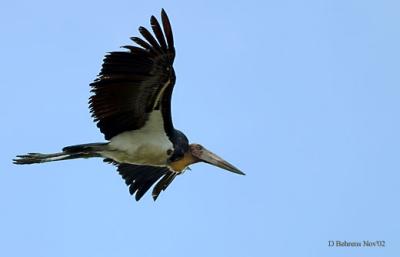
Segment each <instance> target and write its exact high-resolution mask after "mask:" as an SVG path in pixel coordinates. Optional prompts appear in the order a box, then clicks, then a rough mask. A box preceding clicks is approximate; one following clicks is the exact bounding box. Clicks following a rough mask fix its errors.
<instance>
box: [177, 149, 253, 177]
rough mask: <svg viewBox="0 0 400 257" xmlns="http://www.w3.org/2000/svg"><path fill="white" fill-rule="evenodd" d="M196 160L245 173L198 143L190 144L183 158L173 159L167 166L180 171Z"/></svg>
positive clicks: (241, 173) (234, 171)
mask: <svg viewBox="0 0 400 257" xmlns="http://www.w3.org/2000/svg"><path fill="white" fill-rule="evenodd" d="M197 162H205V163H208V164H211V165H214V166H217V167H219V168H222V169H224V170H228V171H231V172H233V173H237V174H240V175H245V174H244V173H243V172H242V171H240V170H239V169H238V168H236V167H235V166H233V165H232V164H230V163H229V162H227V161H225V160H224V159H222V158H221V157H219V156H218V155H216V154H214V153H212V152H211V151H209V150H207V149H206V148H205V147H203V146H202V145H200V144H190V145H189V149H188V151H187V152H185V153H184V156H183V158H181V159H179V160H176V161H173V162H171V163H170V164H169V166H170V167H171V168H172V169H173V170H175V171H182V170H184V169H185V168H187V167H188V166H189V165H190V164H194V163H197Z"/></svg>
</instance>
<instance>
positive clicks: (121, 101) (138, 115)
mask: <svg viewBox="0 0 400 257" xmlns="http://www.w3.org/2000/svg"><path fill="white" fill-rule="evenodd" d="M161 18H162V24H163V29H162V28H161V26H160V24H159V23H158V21H157V20H156V18H154V17H152V18H151V20H150V22H151V26H152V29H153V32H154V34H155V36H156V38H157V39H156V38H154V36H153V35H152V34H151V33H150V32H149V31H148V30H147V29H145V28H143V27H140V28H139V32H140V33H141V34H142V36H143V37H144V39H145V40H143V39H140V38H137V37H133V38H132V40H133V41H134V42H136V43H137V44H138V46H123V48H126V49H128V50H129V51H128V52H111V53H109V54H107V55H106V56H105V58H104V61H103V65H102V69H101V71H100V73H99V76H98V78H97V79H96V80H95V81H94V82H93V83H92V84H91V87H92V92H93V95H92V96H91V97H90V100H89V105H90V110H91V113H92V116H93V118H94V120H95V121H96V122H97V126H98V127H99V128H100V130H101V132H102V133H103V134H104V135H105V138H106V139H107V140H109V139H111V138H112V137H114V136H116V135H118V134H120V133H122V132H124V131H129V130H136V129H139V128H141V127H142V126H144V124H145V123H146V121H147V119H148V116H149V113H150V112H151V111H152V110H154V109H160V108H161V110H162V113H163V118H164V123H168V124H164V126H165V128H166V133H167V135H168V136H169V137H170V138H171V137H172V135H173V125H172V119H171V117H170V115H171V110H170V108H171V103H170V100H171V99H170V97H171V93H172V90H173V87H174V84H175V73H174V70H173V67H172V64H173V61H174V58H175V49H174V45H173V36H172V30H171V26H170V24H169V20H168V16H167V14H166V13H165V11H164V10H162V12H161ZM163 31H164V33H163Z"/></svg>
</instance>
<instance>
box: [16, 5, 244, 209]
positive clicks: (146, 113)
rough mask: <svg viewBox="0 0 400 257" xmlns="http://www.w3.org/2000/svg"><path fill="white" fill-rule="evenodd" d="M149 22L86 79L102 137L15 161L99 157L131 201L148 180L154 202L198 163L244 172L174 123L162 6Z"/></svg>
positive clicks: (170, 46)
mask: <svg viewBox="0 0 400 257" xmlns="http://www.w3.org/2000/svg"><path fill="white" fill-rule="evenodd" d="M150 25H151V29H152V32H153V33H151V32H150V31H149V30H148V29H146V28H145V27H142V26H140V27H139V33H140V34H141V36H142V37H131V38H130V39H131V40H132V41H133V42H134V43H136V44H132V45H125V46H122V47H121V48H124V50H121V51H114V52H109V53H107V54H106V55H105V57H104V59H103V64H102V67H101V70H100V73H99V74H98V75H97V77H96V78H95V80H94V81H93V82H92V83H91V84H90V88H91V93H92V95H91V96H90V98H89V109H90V113H91V116H92V118H93V119H94V122H96V124H97V127H98V128H99V129H100V131H101V132H102V133H103V134H104V138H105V140H106V142H100V143H89V144H78V145H71V146H67V147H64V148H62V150H61V152H56V153H51V154H43V153H28V154H24V155H17V156H16V158H14V159H13V163H14V164H34V163H46V162H53V161H61V160H71V159H78V158H103V161H104V162H106V163H111V164H113V165H115V166H116V167H117V171H118V173H119V174H120V175H121V176H122V178H123V179H124V180H125V183H126V185H127V186H128V187H129V192H130V194H131V195H134V197H135V199H136V201H139V200H140V199H141V198H142V197H143V195H145V193H146V192H147V191H148V190H149V189H150V188H151V187H152V186H153V185H154V187H153V190H152V197H153V199H154V201H155V200H156V199H157V198H158V196H159V194H160V193H161V192H162V191H164V190H165V189H166V188H167V187H168V186H169V185H170V184H171V182H172V181H173V180H174V179H175V177H176V176H178V175H181V174H183V173H184V172H185V171H186V170H188V169H190V168H189V165H191V164H195V163H199V162H204V163H208V164H211V165H214V166H217V167H219V168H222V169H225V170H227V171H231V172H233V173H236V174H240V175H245V173H243V172H242V171H241V170H239V169H238V168H236V167H235V166H233V165H232V164H230V163H229V162H227V161H225V160H224V159H222V158H221V157H219V156H218V155H216V154H214V153H213V152H211V151H210V150H208V149H206V148H205V147H204V146H202V145H201V144H196V143H189V140H188V138H187V137H186V135H185V134H184V133H183V132H181V131H179V130H178V129H175V127H174V126H173V122H172V116H171V96H172V92H173V89H174V85H175V80H176V76H175V71H174V68H173V63H174V59H175V47H174V37H173V33H172V28H171V23H170V20H169V18H168V15H167V13H166V12H165V10H164V9H161V24H160V22H159V21H158V20H157V18H155V16H151V18H150Z"/></svg>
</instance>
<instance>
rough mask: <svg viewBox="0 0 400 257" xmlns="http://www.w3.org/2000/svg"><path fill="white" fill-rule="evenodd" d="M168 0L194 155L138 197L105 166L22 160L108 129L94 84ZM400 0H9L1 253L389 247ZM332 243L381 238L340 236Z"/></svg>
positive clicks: (345, 252)
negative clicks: (167, 182) (101, 122)
mask: <svg viewBox="0 0 400 257" xmlns="http://www.w3.org/2000/svg"><path fill="white" fill-rule="evenodd" d="M162 7H164V8H165V9H166V11H167V12H168V14H169V16H170V19H171V22H172V26H173V30H174V36H175V43H176V48H177V58H176V61H175V70H176V73H177V84H176V87H175V91H174V96H173V118H174V124H175V127H177V128H179V129H180V130H182V131H184V132H185V133H186V135H187V136H188V137H189V139H190V140H191V141H192V142H197V143H202V144H203V145H205V146H206V147H207V148H209V149H210V150H212V151H214V152H215V153H217V154H219V155H221V156H222V157H224V158H226V159H227V160H228V161H230V162H232V163H233V164H235V165H236V166H237V167H239V168H241V169H242V170H243V171H244V172H246V173H247V176H245V177H243V176H238V175H235V174H232V173H229V172H225V171H223V170H220V169H217V168H215V167H212V166H208V165H205V164H197V165H195V166H193V167H192V170H191V171H188V172H187V173H185V174H184V175H183V176H180V177H178V178H177V179H176V180H175V181H174V183H173V184H172V185H171V186H170V187H169V188H168V190H167V191H165V192H163V193H162V194H161V195H160V197H159V199H158V200H157V202H153V201H152V199H151V197H150V195H147V196H145V197H144V198H143V199H142V200H141V201H140V202H136V201H135V200H134V199H133V198H132V197H131V196H130V195H129V193H128V189H127V187H126V186H125V185H124V182H123V181H122V179H121V178H120V177H119V175H118V174H117V173H116V171H115V168H114V167H113V166H111V165H106V164H104V163H102V161H101V160H98V159H92V160H76V161H69V162H58V163H50V164H44V165H31V166H15V165H12V164H11V159H12V158H13V157H14V156H15V155H16V154H22V153H26V152H54V151H58V150H60V148H61V147H63V146H66V145H71V144H76V143H86V142H97V141H102V140H103V137H102V135H101V133H100V132H99V131H98V130H97V128H96V126H95V124H94V123H93V122H92V120H91V118H90V115H89V112H88V108H87V98H88V97H89V95H90V94H89V86H88V84H89V83H90V82H91V81H93V79H94V78H95V77H96V75H97V73H98V72H99V69H100V65H101V62H102V58H103V56H104V54H105V53H106V52H109V51H114V50H119V46H121V45H126V44H128V43H130V40H129V37H130V36H134V35H138V32H137V27H138V26H140V25H145V26H147V27H149V18H150V16H151V15H152V14H155V15H157V16H158V17H159V13H160V10H161V8H162ZM399 8H400V4H399V2H398V1H385V0H383V1H352V0H350V1H349V0H346V1H344V0H339V1H338V0H335V1H333V0H332V1H317V0H314V1H312V0H308V1H291V0H285V1H253V0H248V1H235V2H233V1H196V2H194V1H192V2H189V1H168V2H166V1H151V3H146V2H137V1H85V2H83V1H75V0H71V1H63V2H55V1H41V0H38V1H12V2H11V1H9V2H4V3H2V4H1V8H0V31H1V35H2V36H1V40H0V45H1V49H2V53H1V59H0V69H1V71H2V76H0V85H1V88H2V91H3V94H2V96H3V97H2V101H0V105H1V108H0V112H1V113H0V114H1V117H2V122H1V124H2V126H1V132H2V133H1V134H2V140H1V141H2V154H1V156H0V165H1V166H0V176H1V178H0V204H1V214H0V245H1V247H0V256H98V257H100V256H143V257H147V256H148V257H154V256H174V257H179V256H195V257H196V256H199V257H200V256H230V257H233V256H395V255H396V254H397V255H398V253H399V252H400V239H399V232H400V223H399V221H398V220H399V219H398V218H399V217H400V209H399V200H398V198H399V193H400V191H399V188H400V162H399V155H400V136H399V131H400V122H399V110H400V102H399V99H400V87H399V85H400V77H399V67H400V61H399V60H400V50H399V45H400V36H399V33H398V28H399V25H400V16H399V15H398V10H399ZM329 240H341V241H344V240H346V241H363V240H370V241H375V240H385V242H386V247H385V248H338V247H334V248H330V247H328V241H329Z"/></svg>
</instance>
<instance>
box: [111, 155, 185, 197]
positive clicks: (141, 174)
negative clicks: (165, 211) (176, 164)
mask: <svg viewBox="0 0 400 257" xmlns="http://www.w3.org/2000/svg"><path fill="white" fill-rule="evenodd" d="M117 165H118V172H119V174H120V175H121V176H122V178H123V179H124V180H125V183H126V185H127V186H129V193H130V194H131V195H135V199H136V201H139V200H140V199H141V198H142V196H143V195H144V194H145V193H146V192H147V191H148V190H149V189H150V187H151V186H152V185H154V184H155V183H156V182H157V181H158V180H159V179H160V178H161V177H162V176H164V177H163V178H162V179H161V180H160V181H159V182H158V183H157V185H156V186H155V187H154V189H153V193H152V195H153V199H154V200H156V199H157V197H158V195H159V194H160V193H161V191H164V190H165V189H166V188H167V187H168V185H169V184H170V183H171V182H172V180H173V179H174V178H175V176H176V175H177V174H176V173H174V172H171V171H170V170H169V169H168V168H166V167H154V166H142V165H134V164H126V163H121V164H117Z"/></svg>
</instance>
